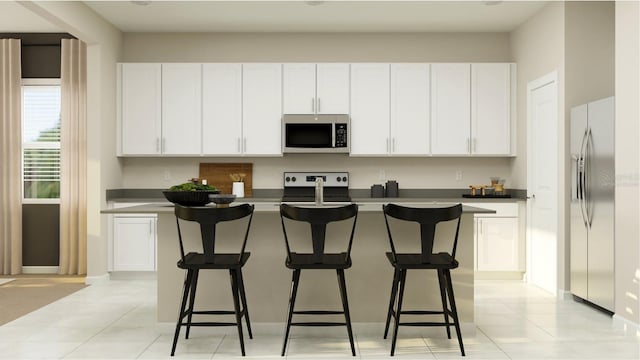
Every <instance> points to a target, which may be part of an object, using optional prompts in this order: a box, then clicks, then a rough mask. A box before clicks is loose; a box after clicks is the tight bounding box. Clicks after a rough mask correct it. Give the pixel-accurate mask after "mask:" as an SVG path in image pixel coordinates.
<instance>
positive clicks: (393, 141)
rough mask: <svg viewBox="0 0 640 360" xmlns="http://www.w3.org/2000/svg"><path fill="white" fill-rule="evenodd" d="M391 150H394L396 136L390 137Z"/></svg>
mask: <svg viewBox="0 0 640 360" xmlns="http://www.w3.org/2000/svg"><path fill="white" fill-rule="evenodd" d="M391 151H392V152H396V138H391Z"/></svg>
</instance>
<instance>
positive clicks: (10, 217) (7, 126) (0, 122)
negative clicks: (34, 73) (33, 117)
mask: <svg viewBox="0 0 640 360" xmlns="http://www.w3.org/2000/svg"><path fill="white" fill-rule="evenodd" d="M21 78H22V74H21V69H20V40H16V39H0V273H1V274H5V275H9V274H10V275H13V274H19V273H21V272H22V164H21V161H22V125H21V121H22V120H21V117H20V112H21V100H20V98H21V91H20V81H21V80H20V79H21Z"/></svg>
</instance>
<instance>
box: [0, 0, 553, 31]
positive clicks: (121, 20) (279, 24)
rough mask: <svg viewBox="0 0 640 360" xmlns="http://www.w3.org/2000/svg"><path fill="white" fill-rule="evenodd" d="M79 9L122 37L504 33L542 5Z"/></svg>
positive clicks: (164, 4) (213, 4) (224, 4)
mask: <svg viewBox="0 0 640 360" xmlns="http://www.w3.org/2000/svg"><path fill="white" fill-rule="evenodd" d="M136 3H148V4H147V5H138V4H136ZM309 3H320V4H316V5H311V4H309ZM486 3H498V4H495V5H487V4H486ZM85 4H86V5H87V6H89V7H90V8H92V9H93V10H94V11H95V12H96V13H98V14H99V15H101V16H102V17H104V18H105V19H106V20H107V21H109V22H110V23H112V24H113V25H114V26H116V27H117V28H118V29H120V30H121V31H123V32H509V31H511V30H513V29H515V28H516V27H517V26H518V25H520V24H521V23H523V22H524V21H526V19H528V18H529V17H530V16H532V15H533V14H534V13H536V12H537V11H538V10H540V9H541V8H542V7H543V6H544V5H545V2H542V1H242V0H236V1H85ZM0 10H1V8H0ZM0 20H1V17H0ZM0 23H1V22H0Z"/></svg>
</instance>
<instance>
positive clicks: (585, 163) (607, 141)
mask: <svg viewBox="0 0 640 360" xmlns="http://www.w3.org/2000/svg"><path fill="white" fill-rule="evenodd" d="M614 110H615V106H614V98H613V97H609V98H606V99H602V100H597V101H593V102H590V103H588V104H584V105H580V106H576V107H574V108H572V109H571V178H572V180H571V292H572V293H573V294H574V295H575V296H577V297H579V298H582V299H584V300H587V301H589V302H591V303H593V304H595V305H598V306H600V307H602V308H604V309H606V310H609V311H613V308H614V298H613V296H614V191H615V174H614V156H613V155H614V119H615V114H614Z"/></svg>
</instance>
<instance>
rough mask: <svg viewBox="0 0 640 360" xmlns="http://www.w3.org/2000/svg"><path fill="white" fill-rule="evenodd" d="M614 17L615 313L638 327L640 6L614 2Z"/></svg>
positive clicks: (639, 310) (639, 295)
mask: <svg viewBox="0 0 640 360" xmlns="http://www.w3.org/2000/svg"><path fill="white" fill-rule="evenodd" d="M615 16H616V25H615V36H616V41H615V44H616V46H615V53H616V63H615V66H616V69H615V79H616V83H615V92H616V95H615V96H616V125H615V129H616V130H615V137H616V149H615V151H616V165H615V166H616V203H615V208H616V210H615V217H616V220H615V221H616V225H615V234H616V236H615V239H616V244H615V247H616V248H615V254H616V256H615V259H616V263H615V264H616V268H615V274H616V284H615V288H616V296H615V313H616V317H621V318H624V319H626V320H628V321H631V322H634V323H635V324H640V302H639V300H638V299H639V298H640V191H639V190H640V189H638V180H639V179H640V177H639V170H640V142H639V141H638V139H640V124H639V120H638V119H640V103H639V99H640V25H639V24H640V5H639V3H638V2H637V1H633V2H631V1H629V2H625V1H616V9H615ZM639 330H640V329H639Z"/></svg>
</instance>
